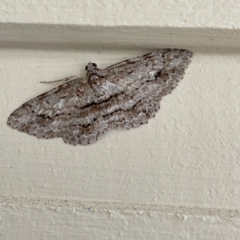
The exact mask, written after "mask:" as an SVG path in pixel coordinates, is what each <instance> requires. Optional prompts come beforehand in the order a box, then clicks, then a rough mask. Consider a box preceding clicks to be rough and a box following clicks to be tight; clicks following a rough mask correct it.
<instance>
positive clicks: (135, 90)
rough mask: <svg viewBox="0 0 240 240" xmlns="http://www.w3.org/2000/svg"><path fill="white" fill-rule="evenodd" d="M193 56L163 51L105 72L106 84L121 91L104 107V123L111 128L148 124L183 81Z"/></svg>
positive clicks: (181, 51) (109, 68) (168, 50)
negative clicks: (163, 99)
mask: <svg viewBox="0 0 240 240" xmlns="http://www.w3.org/2000/svg"><path fill="white" fill-rule="evenodd" d="M191 57H192V53H191V52H190V51H187V50H181V49H161V50H158V51H155V52H152V53H148V54H145V55H143V56H141V57H136V58H132V59H129V60H126V61H123V62H120V63H117V64H114V65H111V66H109V67H107V68H106V69H104V70H103V73H104V72H105V79H104V82H105V84H106V85H107V84H109V83H111V84H113V85H116V86H117V87H118V88H119V89H122V91H121V93H119V94H118V95H115V97H114V98H113V97H112V98H110V100H109V101H108V102H107V103H106V104H105V107H104V109H105V110H104V111H105V112H106V114H105V115H104V120H105V121H106V122H107V123H108V125H109V126H110V127H111V128H118V127H124V128H131V127H138V126H139V125H141V124H144V123H147V121H148V119H150V118H152V117H154V116H155V113H156V112H157V111H158V110H159V108H160V103H159V101H160V100H161V99H162V97H163V96H164V95H167V94H169V93H170V92H171V91H172V90H173V89H174V88H175V87H176V86H177V84H178V82H179V81H180V80H181V79H182V78H183V75H184V71H185V69H186V68H187V67H188V65H189V63H190V58H191ZM111 93H112V92H111ZM109 95H110V94H109Z"/></svg>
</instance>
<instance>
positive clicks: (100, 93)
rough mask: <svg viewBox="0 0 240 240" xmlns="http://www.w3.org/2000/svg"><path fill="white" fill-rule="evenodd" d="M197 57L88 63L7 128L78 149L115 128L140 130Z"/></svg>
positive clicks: (166, 53)
mask: <svg viewBox="0 0 240 240" xmlns="http://www.w3.org/2000/svg"><path fill="white" fill-rule="evenodd" d="M191 57H192V53H191V52H190V51H188V50H183V49H160V50H158V51H155V52H152V53H147V54H145V55H143V56H139V57H134V58H131V59H128V60H125V61H122V62H119V63H116V64H114V65H111V66H109V67H107V68H105V69H100V68H98V67H97V64H96V63H91V62H90V63H88V64H87V66H86V67H85V69H86V76H85V77H83V78H78V77H69V78H66V79H65V80H70V81H67V82H65V83H63V84H62V85H60V86H58V87H56V88H53V89H52V90H50V91H48V92H46V93H43V94H41V95H39V96H37V97H35V98H33V99H31V100H30V101H28V102H26V103H24V104H23V105H22V106H20V107H19V108H17V109H16V110H15V111H14V112H13V113H12V114H11V115H10V116H9V118H8V120H7V124H8V125H9V126H10V127H12V128H14V129H17V130H19V131H21V132H25V133H27V134H29V135H33V136H35V137H37V138H45V139H51V138H62V139H63V141H64V142H65V143H69V144H72V145H77V144H81V145H87V144H91V143H94V142H96V141H97V140H98V139H99V138H100V137H101V136H102V135H103V134H105V133H106V132H107V131H108V130H109V129H116V128H124V129H130V128H136V127H139V126H140V125H142V124H146V123H147V122H148V119H151V118H153V117H154V116H155V113H156V112H157V111H158V110H159V109H160V100H161V99H162V98H163V96H165V95H167V94H169V93H171V91H172V90H173V89H174V88H175V87H176V86H177V85H178V82H179V81H180V80H181V79H182V78H183V76H184V71H185V69H186V68H187V67H188V65H189V63H190V58H191Z"/></svg>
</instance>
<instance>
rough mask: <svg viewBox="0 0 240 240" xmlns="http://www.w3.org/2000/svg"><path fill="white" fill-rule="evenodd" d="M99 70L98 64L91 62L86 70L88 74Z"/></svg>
mask: <svg viewBox="0 0 240 240" xmlns="http://www.w3.org/2000/svg"><path fill="white" fill-rule="evenodd" d="M97 69H98V68H97V64H96V63H91V62H89V63H88V64H87V66H86V67H85V70H86V71H87V72H93V71H94V70H97Z"/></svg>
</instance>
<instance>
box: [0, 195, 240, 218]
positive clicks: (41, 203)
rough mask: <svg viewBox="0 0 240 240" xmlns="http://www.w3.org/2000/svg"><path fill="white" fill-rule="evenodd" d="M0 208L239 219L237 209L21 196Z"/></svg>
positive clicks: (0, 201)
mask: <svg viewBox="0 0 240 240" xmlns="http://www.w3.org/2000/svg"><path fill="white" fill-rule="evenodd" d="M0 206H1V207H4V206H10V207H18V208H49V209H59V208H64V209H69V210H84V211H85V210H87V211H91V212H94V211H122V212H125V211H126V212H140V213H160V214H176V215H177V214H179V215H194V216H215V217H221V218H240V210H239V209H226V208H203V207H197V206H194V207H187V206H171V205H158V204H141V203H127V202H101V201H79V200H62V199H52V198H51V199H50V198H27V197H21V196H3V195H0Z"/></svg>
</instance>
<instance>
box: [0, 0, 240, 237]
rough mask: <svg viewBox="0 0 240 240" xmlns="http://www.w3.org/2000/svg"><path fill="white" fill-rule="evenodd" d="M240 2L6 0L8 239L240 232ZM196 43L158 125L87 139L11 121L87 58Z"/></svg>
mask: <svg viewBox="0 0 240 240" xmlns="http://www.w3.org/2000/svg"><path fill="white" fill-rule="evenodd" d="M239 7H240V4H239V2H238V1H233V0H231V1H228V4H226V2H225V1H217V2H216V1H206V0H205V1H199V0H195V1H190V0H189V1H186V0H184V1H167V0H166V1H152V3H151V4H150V3H149V1H137V0H134V1H131V2H130V1H112V2H111V1H107V0H102V1H67V0H64V1H63V0H61V1H51V2H50V1H45V0H41V1H36V0H34V1H30V0H29V1H23V0H22V1H20V0H19V1H12V0H11V1H10V0H8V1H5V0H2V1H1V3H0V13H1V14H0V22H1V28H0V48H1V49H0V52H1V54H0V79H1V81H0V91H1V94H0V98H1V99H0V102H1V104H0V112H1V118H0V136H1V138H0V179H1V181H0V239H4V240H5V239H11V240H12V239H20V240H21V239H24V240H25V239H70V240H72V239H238V238H239V237H238V236H239V224H240V222H239V218H240V213H239V211H238V208H239V198H240V183H239V182H240V177H239V176H240V174H239V173H240V164H239V154H240V150H239V143H240V137H239V136H240V135H239V133H240V124H239V112H240V85H239V76H240V68H239V64H240V45H239V37H240V31H239V30H240V23H239V22H240V21H239V18H240V17H239V16H240V14H239V9H240V8H239ZM161 47H181V48H187V49H189V50H192V51H193V52H194V57H193V59H192V63H191V65H190V67H189V68H188V70H187V72H186V75H185V77H184V80H183V81H182V82H181V83H180V85H179V86H178V87H177V88H176V89H175V90H174V92H173V93H172V94H170V95H169V96H166V97H165V98H164V99H163V101H162V102H161V110H160V112H159V113H158V114H157V115H156V117H155V118H154V119H152V120H150V122H149V124H148V125H145V126H142V127H141V128H138V129H132V130H131V131H124V130H122V131H121V130H118V131H111V132H109V133H108V134H107V135H105V136H104V137H103V138H102V139H101V140H100V141H98V142H97V143H95V144H93V145H90V146H87V147H83V146H77V147H73V146H70V145H66V144H64V143H63V141H62V140H60V139H54V140H38V139H35V138H34V137H31V136H28V135H26V134H23V133H20V132H18V131H15V130H12V129H10V128H9V127H7V125H6V120H7V118H8V116H9V114H10V113H11V112H12V111H13V110H14V109H16V108H17V107H18V106H19V105H21V104H22V103H24V102H25V101H28V100H29V99H31V98H32V97H35V96H37V95H38V94H41V93H43V92H45V91H47V90H49V89H51V88H52V87H54V86H55V85H56V84H52V85H51V86H50V85H46V84H40V83H39V81H41V80H45V81H51V80H55V79H59V78H63V77H67V76H70V75H79V76H83V75H84V74H85V71H84V66H85V65H86V63H87V62H89V61H94V62H97V63H98V65H99V66H100V67H106V66H108V65H110V64H112V63H115V62H118V61H121V60H124V59H126V58H129V57H133V56H137V55H141V54H144V53H146V52H149V51H152V50H156V49H158V48H161Z"/></svg>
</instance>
